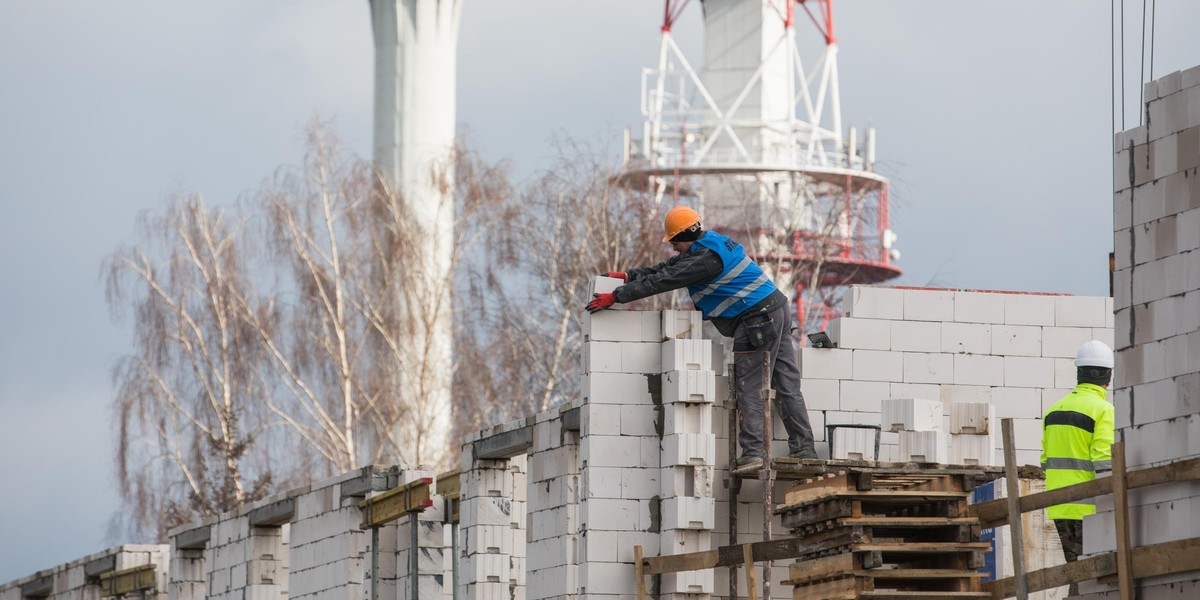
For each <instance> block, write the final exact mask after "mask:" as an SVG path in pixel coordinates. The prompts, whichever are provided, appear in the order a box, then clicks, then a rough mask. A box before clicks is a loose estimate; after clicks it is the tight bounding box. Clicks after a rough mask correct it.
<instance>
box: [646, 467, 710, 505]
mask: <svg viewBox="0 0 1200 600" xmlns="http://www.w3.org/2000/svg"><path fill="white" fill-rule="evenodd" d="M715 476H716V467H714V466H708V465H684V466H673V467H663V468H662V469H660V470H659V475H658V477H657V478H656V479H655V482H656V483H658V488H657V489H656V490H655V493H656V494H659V495H661V497H663V498H674V497H676V496H686V497H689V498H712V497H714V493H713V492H714V491H715V489H714V487H713V484H714V480H713V478H714V477H715Z"/></svg>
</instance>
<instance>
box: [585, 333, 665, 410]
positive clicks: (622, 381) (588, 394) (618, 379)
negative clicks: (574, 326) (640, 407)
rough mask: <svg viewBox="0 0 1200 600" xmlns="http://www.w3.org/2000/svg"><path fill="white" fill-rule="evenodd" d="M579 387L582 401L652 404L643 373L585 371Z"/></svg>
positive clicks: (592, 402) (647, 383)
mask: <svg viewBox="0 0 1200 600" xmlns="http://www.w3.org/2000/svg"><path fill="white" fill-rule="evenodd" d="M586 346H587V344H584V347H585V348H586ZM581 387H582V389H581V390H580V391H581V392H582V394H583V398H584V401H585V402H588V403H591V404H646V405H650V404H653V400H652V399H651V398H650V387H649V382H648V380H647V379H646V376H645V375H639V374H630V373H585V374H584V375H583V384H582V386H581Z"/></svg>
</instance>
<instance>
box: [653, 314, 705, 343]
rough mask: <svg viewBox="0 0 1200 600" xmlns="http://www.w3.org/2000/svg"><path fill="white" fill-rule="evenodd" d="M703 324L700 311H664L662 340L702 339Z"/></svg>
mask: <svg viewBox="0 0 1200 600" xmlns="http://www.w3.org/2000/svg"><path fill="white" fill-rule="evenodd" d="M703 322H704V321H703V316H702V315H701V313H700V311H698V310H664V311H662V322H661V324H660V325H659V327H660V329H661V330H662V338H660V339H685V340H698V339H701V337H702V335H701V332H702V330H703Z"/></svg>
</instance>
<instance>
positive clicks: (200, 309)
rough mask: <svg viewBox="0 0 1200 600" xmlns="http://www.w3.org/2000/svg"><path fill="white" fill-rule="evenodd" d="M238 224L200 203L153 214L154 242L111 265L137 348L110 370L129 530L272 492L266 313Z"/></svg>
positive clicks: (111, 282)
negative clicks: (261, 325)
mask: <svg viewBox="0 0 1200 600" xmlns="http://www.w3.org/2000/svg"><path fill="white" fill-rule="evenodd" d="M241 223H242V221H241V220H240V218H239V217H238V216H237V215H235V214H228V213H225V212H223V211H213V212H210V211H209V210H208V209H207V208H206V206H205V204H204V201H203V200H202V199H201V198H200V197H199V196H184V197H177V198H175V199H174V200H173V201H172V202H171V204H170V206H169V207H168V209H167V211H166V212H165V213H164V214H163V215H161V216H156V215H144V216H143V217H142V218H141V220H140V228H141V230H142V232H143V235H144V236H145V239H146V245H145V246H132V247H126V248H122V249H120V250H118V251H117V252H116V253H115V254H114V255H113V256H112V257H111V258H110V259H109V260H108V261H107V263H106V271H107V273H108V279H107V297H108V301H109V304H110V306H112V307H113V309H114V311H117V312H118V313H119V312H121V311H122V310H123V309H125V308H126V307H131V308H132V310H133V317H134V318H133V322H134V340H133V341H134V350H133V353H132V354H131V355H130V356H127V357H126V358H124V359H122V360H121V361H120V362H119V363H118V364H117V366H116V368H115V369H114V371H113V378H114V382H115V384H116V386H117V396H116V401H115V408H116V420H117V430H118V440H117V455H116V467H117V468H116V470H117V481H118V488H119V490H120V493H121V495H122V498H123V499H124V500H125V501H126V502H127V503H128V504H130V505H131V506H132V507H134V508H135V510H134V511H133V512H132V517H133V518H132V521H131V522H130V523H129V526H130V527H131V528H132V529H133V530H134V531H136V532H139V533H141V534H142V535H154V536H155V537H157V538H158V539H162V537H163V536H164V535H165V533H166V531H167V529H169V528H171V527H172V526H175V525H178V524H181V523H184V522H187V521H188V520H190V519H191V518H192V517H194V516H197V515H211V514H214V513H216V512H220V511H223V510H228V509H230V508H232V507H235V506H237V505H239V504H241V503H243V502H247V501H251V500H256V499H258V498H261V497H263V496H264V495H265V494H266V492H267V490H268V489H269V488H270V486H271V484H272V482H273V481H274V480H275V474H274V471H273V469H272V468H271V464H270V463H271V461H270V460H269V458H270V456H269V452H268V448H267V446H266V445H265V444H264V443H263V442H264V437H266V434H267V433H268V431H267V427H268V420H267V419H266V418H265V417H266V415H264V413H263V411H262V410H261V406H262V400H263V398H264V397H265V395H266V393H267V390H265V389H264V388H263V386H262V382H261V380H260V378H259V377H258V373H257V370H258V368H259V367H260V365H261V364H262V359H263V356H262V349H261V346H260V344H259V343H258V340H257V337H256V334H255V332H254V331H253V328H252V327H249V326H248V323H247V321H246V319H245V312H244V311H245V310H250V311H258V310H261V307H260V306H259V305H257V304H256V302H255V301H254V299H253V298H254V294H253V293H252V291H251V288H252V286H251V284H250V281H249V278H248V274H247V269H246V266H245V264H246V263H245V258H244V256H243V254H242V248H241V245H240V244H239V242H238V239H237V238H238V236H239V234H240V233H241Z"/></svg>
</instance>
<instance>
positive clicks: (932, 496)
mask: <svg viewBox="0 0 1200 600" xmlns="http://www.w3.org/2000/svg"><path fill="white" fill-rule="evenodd" d="M969 495H970V494H968V493H967V492H930V491H923V490H922V491H913V492H910V491H907V490H869V491H865V492H859V491H846V490H832V491H830V492H829V493H826V494H824V495H821V496H817V497H813V498H807V499H805V500H801V501H799V502H792V501H791V499H789V498H787V497H785V499H784V504H783V505H781V506H780V507H778V508H777V509H775V512H786V511H790V510H803V509H804V508H806V507H807V506H808V505H811V504H815V503H818V502H823V501H827V500H832V499H837V498H848V499H852V500H870V501H872V502H876V503H880V504H896V505H906V504H908V505H911V504H920V503H924V502H929V501H931V500H950V499H964V500H965V499H966V498H967V496H969Z"/></svg>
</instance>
